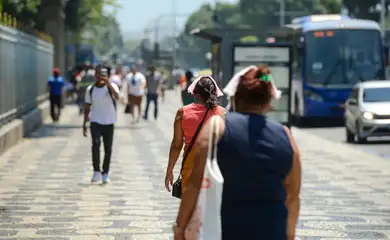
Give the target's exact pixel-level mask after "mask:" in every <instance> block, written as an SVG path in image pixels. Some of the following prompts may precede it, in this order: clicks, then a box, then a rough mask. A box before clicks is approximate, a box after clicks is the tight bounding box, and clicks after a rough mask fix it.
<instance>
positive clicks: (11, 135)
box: [0, 101, 50, 156]
mask: <svg viewBox="0 0 390 240" xmlns="http://www.w3.org/2000/svg"><path fill="white" fill-rule="evenodd" d="M48 116H50V104H49V101H45V102H43V103H41V104H40V105H38V107H37V108H35V109H33V110H32V111H30V112H29V113H27V114H26V115H23V116H22V117H21V118H19V119H15V120H12V121H11V122H10V123H7V124H5V125H4V126H2V127H0V156H1V155H2V154H3V153H4V152H5V151H6V150H8V149H9V148H11V147H12V146H15V145H16V144H18V143H19V142H20V141H21V140H22V139H23V137H25V136H26V135H28V134H29V133H31V132H32V131H34V130H35V129H37V128H38V127H39V126H40V125H41V124H42V123H43V122H44V120H45V118H47V117H48Z"/></svg>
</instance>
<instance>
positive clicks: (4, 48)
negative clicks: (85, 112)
mask: <svg viewBox="0 0 390 240" xmlns="http://www.w3.org/2000/svg"><path fill="white" fill-rule="evenodd" d="M0 16H1V19H0V63H1V64H0V126H2V125H4V124H5V123H7V122H9V121H11V120H13V119H15V118H18V117H20V116H22V115H23V114H25V113H27V112H28V111H31V110H32V109H34V108H35V107H36V106H37V105H38V104H39V103H41V102H42V101H44V100H46V99H47V78H48V76H49V75H50V74H51V71H52V68H53V54H54V50H53V45H52V43H51V38H50V37H48V36H47V35H46V34H44V33H41V32H38V31H35V32H34V31H33V30H31V29H29V30H28V28H24V29H23V28H22V27H23V26H22V24H19V23H18V22H17V21H16V19H15V18H12V17H10V16H9V15H7V14H0ZM28 31H30V32H31V31H32V32H31V33H28Z"/></svg>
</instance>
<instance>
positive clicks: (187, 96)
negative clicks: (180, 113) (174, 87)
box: [181, 70, 195, 106]
mask: <svg viewBox="0 0 390 240" xmlns="http://www.w3.org/2000/svg"><path fill="white" fill-rule="evenodd" d="M193 78H194V74H193V73H192V72H191V71H190V70H188V71H186V73H185V76H184V77H183V81H182V82H181V99H182V101H183V106H185V105H188V104H191V103H193V102H194V101H195V99H194V96H192V94H191V93H189V92H188V87H189V86H190V85H191V83H192V81H193Z"/></svg>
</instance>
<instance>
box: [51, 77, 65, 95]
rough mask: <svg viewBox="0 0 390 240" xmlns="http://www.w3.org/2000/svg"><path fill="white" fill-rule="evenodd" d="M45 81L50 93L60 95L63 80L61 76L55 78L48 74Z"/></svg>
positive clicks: (63, 83)
mask: <svg viewBox="0 0 390 240" xmlns="http://www.w3.org/2000/svg"><path fill="white" fill-rule="evenodd" d="M47 83H48V84H49V86H50V94H51V95H62V88H63V87H64V85H65V82H64V79H63V78H62V77H61V76H59V77H57V78H55V77H54V76H50V77H49V79H48V82H47Z"/></svg>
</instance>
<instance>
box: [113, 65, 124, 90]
mask: <svg viewBox="0 0 390 240" xmlns="http://www.w3.org/2000/svg"><path fill="white" fill-rule="evenodd" d="M110 82H111V83H115V84H116V85H117V86H118V87H119V89H121V88H122V77H121V71H120V69H119V68H117V69H116V70H115V73H114V74H112V75H111V76H110Z"/></svg>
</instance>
